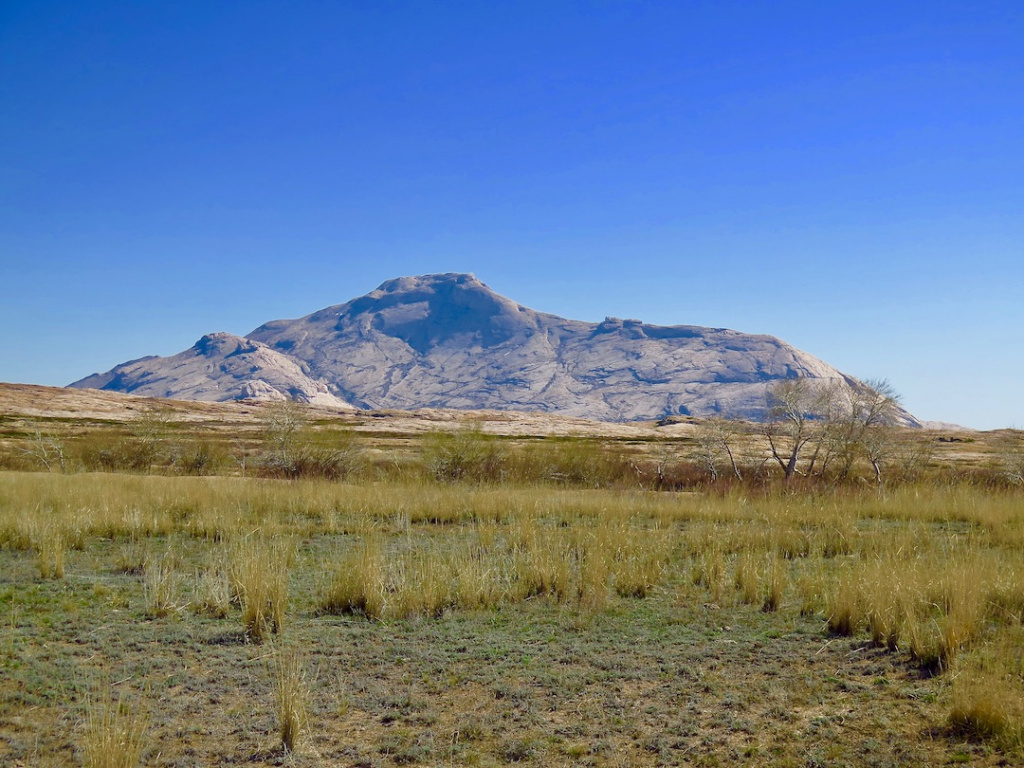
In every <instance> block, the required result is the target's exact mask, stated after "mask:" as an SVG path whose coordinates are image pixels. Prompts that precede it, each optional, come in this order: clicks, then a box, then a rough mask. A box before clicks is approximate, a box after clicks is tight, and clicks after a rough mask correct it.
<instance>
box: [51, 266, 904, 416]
mask: <svg viewBox="0 0 1024 768" xmlns="http://www.w3.org/2000/svg"><path fill="white" fill-rule="evenodd" d="M795 377H811V378H815V379H822V380H825V379H827V380H835V381H839V382H843V383H845V384H846V385H848V386H855V385H856V380H855V379H852V378H851V377H848V376H846V375H845V374H843V373H841V372H839V371H838V370H836V369H835V368H833V367H832V366H830V365H828V364H827V363H824V362H822V361H821V360H819V359H817V358H815V357H812V356H811V355H808V354H807V353H805V352H801V351H800V350H798V349H795V348H793V347H791V346H789V345H788V344H785V343H784V342H782V341H780V340H779V339H776V338H773V337H771V336H762V335H753V334H746V333H740V332H737V331H731V330H725V329H722V328H703V327H699V326H689V325H676V326H658V325H648V324H646V323H642V322H640V321H639V320H621V319H617V318H606V319H605V320H604V321H603V322H600V323H587V322H581V321H578V320H567V319H565V318H561V317H557V316H555V315H550V314H546V313H543V312H538V311H536V310H533V309H529V308H527V307H524V306H522V305H520V304H517V303H516V302H514V301H512V300H511V299H508V298H506V297H504V296H501V295H499V294H497V293H495V292H494V291H492V290H491V289H490V288H488V287H487V286H486V285H484V284H483V283H482V282H480V281H479V280H478V279H477V278H476V277H474V276H473V275H470V274H439V275H424V276H419V277H402V278H398V279H395V280H389V281H387V282H385V283H384V284H382V285H381V286H380V287H379V288H377V289H376V290H374V291H371V292H370V293H369V294H367V295H365V296H361V297H359V298H357V299H353V300H352V301H349V302H347V303H345V304H338V305H336V306H332V307H327V308H326V309H321V310H320V311H318V312H314V313H313V314H311V315H307V316H306V317H303V318H299V319H298V320H275V321H273V322H269V323H266V324H265V325H262V326H260V327H259V328H257V329H256V330H254V331H253V332H252V333H250V334H248V336H247V337H246V338H244V339H241V338H238V337H234V336H230V335H229V334H214V335H212V336H207V337H204V338H203V339H202V340H200V342H199V343H198V344H197V345H196V346H195V347H193V348H192V349H190V350H188V351H186V352H183V353H181V354H179V355H175V356H173V357H168V358H159V357H157V358H143V359H141V360H136V361H133V362H131V363H125V364H123V365H120V366H117V367H116V368H114V369H113V370H112V371H110V372H108V373H106V374H102V375H93V376H90V377H87V378H85V379H82V380H81V381H77V382H75V383H74V384H72V385H71V386H73V387H98V388H103V389H115V390H118V391H123V392H133V393H136V394H151V395H158V396H165V397H181V398H190V399H203V400H230V399H237V398H241V397H284V396H287V397H292V398H294V399H299V400H310V401H314V400H312V398H327V397H333V398H335V399H337V400H338V402H339V403H341V404H343V405H344V404H349V403H350V404H352V405H354V406H357V407H360V408H371V409H381V408H400V409H417V408H428V407H429V408H457V409H484V408H486V409H499V410H525V411H549V412H557V413H560V414H564V415H567V416H580V417H585V418H591V419H599V420H604V421H630V420H639V419H654V418H662V417H665V416H670V415H677V414H679V415H693V416H709V415H715V414H721V415H726V416H730V417H742V418H754V419H756V418H759V417H761V416H763V414H764V409H765V387H766V385H767V384H768V383H769V382H771V381H773V380H777V379H784V378H795ZM908 416H909V415H908Z"/></svg>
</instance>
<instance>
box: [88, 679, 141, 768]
mask: <svg viewBox="0 0 1024 768" xmlns="http://www.w3.org/2000/svg"><path fill="white" fill-rule="evenodd" d="M148 728H149V718H148V715H146V713H145V712H144V711H143V710H142V709H140V708H139V707H138V706H137V705H134V704H133V703H132V702H130V701H128V699H127V698H126V696H125V694H124V691H123V690H122V691H121V693H120V694H118V695H117V697H116V698H115V697H114V695H113V693H112V692H111V690H110V685H109V684H103V685H101V686H97V687H96V688H94V690H93V691H92V692H91V693H90V694H89V697H88V699H87V701H86V721H85V735H84V739H83V742H82V758H83V762H84V764H85V767H86V768H136V766H138V764H139V761H140V760H141V759H142V753H143V751H144V750H145V748H146V731H147V730H148Z"/></svg>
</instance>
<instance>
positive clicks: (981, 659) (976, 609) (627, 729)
mask: <svg viewBox="0 0 1024 768" xmlns="http://www.w3.org/2000/svg"><path fill="white" fill-rule="evenodd" d="M135 429H136V430H137V431H139V430H138V428H137V427H136V428H135ZM715 429H717V427H716V428H715ZM103 430H108V427H103V428H102V429H101V430H100V431H101V432H102V431H103ZM108 431H109V430H108ZM158 432H159V434H161V435H163V437H161V438H160V440H159V441H157V444H158V445H160V446H161V447H160V449H159V450H157V451H155V452H154V453H153V454H152V455H153V456H156V457H157V458H155V459H153V461H152V463H151V464H150V466H149V468H148V470H146V472H148V473H146V474H144V473H143V470H131V471H130V472H128V471H122V472H118V473H96V472H83V471H82V468H83V467H82V465H79V464H74V462H72V463H70V464H69V466H68V470H69V471H68V473H60V472H57V471H51V472H45V471H38V470H44V469H45V467H44V466H43V465H41V464H39V463H38V462H36V465H35V469H36V470H37V471H33V472H25V471H13V470H7V471H5V472H3V473H0V604H2V605H3V607H4V612H3V615H4V630H3V632H2V641H0V665H2V668H3V675H2V678H0V760H3V761H6V762H12V764H14V765H17V764H19V763H23V764H49V765H55V766H59V765H75V764H78V763H79V762H85V763H86V764H88V765H129V764H131V765H134V764H138V763H139V761H140V759H141V757H140V755H141V753H142V751H143V750H148V751H147V754H148V755H149V757H147V758H146V760H147V761H148V762H147V764H153V765H166V766H171V765H178V764H197V763H198V764H226V763H231V762H239V761H243V760H244V761H246V762H249V763H253V764H271V763H277V762H280V760H281V759H282V752H281V750H282V749H283V750H284V751H285V752H287V753H288V755H289V756H288V760H289V761H292V762H294V763H295V764H299V765H303V764H310V765H312V764H319V762H318V761H326V762H328V763H332V764H336V763H340V764H370V765H377V764H379V765H389V764H424V765H434V764H446V765H487V764H494V763H500V762H503V761H510V760H511V761H517V762H522V763H527V764H535V765H542V764H543V765H548V764H570V763H571V764H576V763H587V764H594V765H603V764H639V765H656V764H672V763H686V762H691V763H693V764H697V765H700V764H704V765H708V764H713V763H714V762H715V761H718V762H720V763H721V762H727V763H732V762H746V763H749V764H760V765H785V764H839V763H845V764H849V765H861V764H864V765H868V764H886V763H889V764H895V763H904V764H911V763H915V764H943V763H946V762H949V761H951V760H960V759H961V758H960V757H958V756H960V755H966V756H967V762H970V763H971V764H975V765H997V764H1001V763H1002V764H1012V763H1014V762H1015V761H1019V760H1020V759H1022V757H1024V751H1022V750H1024V737H1022V736H1021V734H1022V733H1024V711H1022V709H1021V701H1024V668H1022V667H1021V661H1020V659H1021V656H1020V647H1021V643H1022V640H1024V638H1022V636H1021V627H1022V620H1024V566H1022V565H1021V552H1022V551H1024V511H1022V510H1024V504H1022V501H1024V497H1022V495H1021V494H1022V491H1021V490H1020V489H1019V488H1018V487H1016V486H1015V485H1014V483H1013V482H1011V480H1010V478H1008V477H1007V476H1006V474H1005V463H1004V453H1005V448H1004V447H1003V446H1004V445H1005V443H1002V442H1001V443H998V444H996V443H993V445H992V446H991V448H990V449H988V450H989V451H990V452H989V453H988V454H987V455H988V456H989V457H990V458H989V459H988V461H989V463H988V464H985V463H983V462H979V463H976V464H974V465H972V466H971V467H968V468H966V469H963V468H962V469H961V470H958V471H957V472H956V473H954V472H952V471H950V470H949V469H948V468H946V467H942V466H932V467H931V468H930V469H929V468H927V467H926V468H925V470H924V471H923V472H922V473H920V474H918V475H917V479H916V480H915V481H913V482H897V477H899V473H897V472H895V471H892V472H886V473H883V474H882V475H881V483H879V482H877V477H876V472H875V470H874V468H873V467H872V466H871V461H870V457H869V456H868V455H867V454H866V453H863V452H860V449H859V448H858V449H857V453H856V456H855V458H854V460H853V461H852V463H851V465H850V467H849V471H848V472H846V473H845V476H844V472H843V470H844V468H845V463H846V457H845V455H843V454H841V453H834V455H833V458H832V459H830V460H829V461H828V462H827V465H828V466H829V467H830V468H831V469H829V470H828V471H827V472H825V474H824V475H823V474H821V467H822V463H823V456H822V454H820V453H819V455H818V458H817V460H816V464H815V466H816V469H815V470H814V473H813V474H814V476H813V477H812V476H810V475H809V474H808V473H806V472H804V475H805V476H801V475H800V473H794V474H793V475H792V476H791V477H790V479H789V481H788V482H781V481H782V480H783V477H784V473H782V472H781V471H780V470H781V467H779V464H778V462H777V461H775V460H774V459H772V457H771V454H770V450H767V449H766V447H765V446H764V445H763V444H762V450H761V453H760V457H761V458H760V464H759V463H758V460H757V459H756V457H757V455H758V452H757V450H758V449H757V445H758V443H757V441H758V440H760V439H761V436H760V435H758V434H757V433H755V432H746V431H743V430H735V431H730V432H729V433H728V434H727V435H726V436H725V437H724V439H725V440H726V441H727V444H728V447H729V449H730V451H733V457H734V460H735V462H736V467H737V468H738V469H739V472H738V473H737V472H734V471H733V463H732V462H733V460H732V459H730V457H729V454H728V453H726V452H725V448H724V447H722V443H721V442H716V441H718V440H719V438H718V437H715V436H714V435H715V432H714V430H712V432H711V434H710V436H709V437H708V438H707V441H706V445H704V446H703V448H701V447H700V446H699V445H698V443H697V442H696V438H693V439H692V440H691V441H690V442H685V441H684V439H683V438H679V442H678V443H677V444H674V445H669V444H667V443H666V442H664V441H660V440H659V441H654V442H651V443H647V444H644V443H642V442H637V441H633V442H628V441H621V442H615V441H612V440H603V441H601V440H597V439H581V438H558V439H536V438H533V439H526V438H521V437H518V438H503V437H499V436H495V435H492V434H488V433H486V432H485V431H484V430H483V429H482V428H479V425H478V428H474V429H469V430H464V431H463V430H456V431H454V432H449V433H446V434H445V435H442V436H437V435H431V436H428V437H425V438H424V437H421V436H417V435H412V436H401V439H399V438H398V437H392V436H389V437H387V438H386V439H385V438H381V439H380V441H379V442H377V443H372V442H371V441H370V440H369V439H367V438H365V437H360V436H358V435H357V434H355V433H353V432H352V431H351V430H350V429H334V428H333V427H332V426H331V425H330V424H320V423H315V422H312V421H310V420H306V421H305V422H304V424H303V425H302V428H301V429H297V430H296V432H295V433H294V434H293V435H292V436H291V437H290V438H289V440H290V444H289V446H288V448H287V454H288V456H289V460H290V461H292V462H295V461H297V460H298V459H297V458H296V457H298V456H300V455H301V453H302V451H303V450H304V448H303V446H306V447H309V446H322V447H326V448H330V447H331V446H334V448H331V450H335V449H336V450H343V452H346V453H348V452H350V451H351V453H350V455H354V456H357V457H358V460H357V461H355V462H354V463H353V464H352V465H350V466H351V469H350V470H349V471H346V472H344V473H343V474H340V475H336V476H335V475H330V474H329V473H320V472H308V473H307V472H298V473H281V474H275V473H265V472H262V471H260V472H258V473H254V472H252V471H251V469H252V468H254V467H257V466H261V463H260V462H261V460H260V458H259V457H260V456H263V455H266V454H267V452H268V451H269V450H270V449H269V448H268V445H269V443H268V442H267V440H266V437H265V435H264V434H263V433H250V434H249V435H248V436H246V435H244V434H243V435H239V436H238V437H237V438H236V439H235V440H236V443H237V447H232V446H229V445H228V444H227V442H226V441H225V439H224V438H223V437H218V436H216V435H211V434H207V435H198V434H197V435H189V434H187V433H186V432H185V431H184V430H182V429H181V428H180V427H179V426H177V425H176V424H175V423H174V422H173V420H171V419H163V420H161V421H160V427H159V430H158ZM25 434H26V437H25V439H28V440H30V441H31V440H32V439H34V437H33V435H34V430H33V431H27V432H26V433H25ZM127 437H130V438H131V439H136V440H138V439H142V437H140V435H136V434H128V435H127ZM1010 437H1011V438H1013V437H1015V435H1011V436H1010ZM94 438H95V435H92V436H90V435H89V434H82V435H72V434H71V432H69V433H68V436H66V437H65V438H64V440H65V442H66V450H67V455H68V456H69V457H74V456H79V455H81V453H79V452H78V448H76V445H77V442H76V441H78V440H86V441H89V440H93V439H94ZM388 440H390V441H391V442H387V441H388ZM190 441H196V442H195V444H196V445H198V444H199V441H206V444H207V445H209V446H212V448H211V450H212V451H214V452H219V455H222V456H224V455H229V454H231V453H236V454H239V455H240V453H242V452H245V453H246V455H248V456H249V457H250V459H251V461H250V462H249V464H248V467H247V469H246V473H245V476H240V475H241V470H242V465H241V463H239V462H235V463H232V464H228V463H217V462H214V463H212V464H210V465H208V466H210V467H212V468H215V469H216V471H218V472H223V473H229V472H230V473H233V474H234V476H218V475H216V474H214V475H208V474H203V473H200V472H185V471H184V469H182V468H181V461H180V456H181V455H182V452H181V451H180V450H178V449H173V446H175V445H178V446H181V445H184V444H191V442H190ZM1012 444H1015V443H1012V440H1011V445H1012ZM667 445H668V448H669V449H668V450H666V446H667ZM694 446H698V448H700V450H698V451H697V452H696V455H695V453H694V450H693V448H694ZM716 446H717V447H716ZM712 449H713V451H714V452H715V455H714V457H713V459H711V460H712V461H713V462H714V463H715V471H714V473H712V472H711V471H710V470H709V469H708V461H709V459H708V456H709V455H710V454H711V453H712ZM972 449H973V450H984V449H986V446H984V445H982V444H980V443H979V444H975V445H974V446H972ZM830 450H833V451H835V450H836V449H834V448H830ZM702 451H703V453H702ZM811 453H813V451H812V452H811ZM10 455H11V456H12V457H14V458H13V459H12V461H15V460H21V459H23V458H24V456H25V455H24V454H23V453H17V452H16V451H13V450H12V452H11V454H10ZM278 455H279V454H278ZM780 455H785V454H783V453H782V452H780ZM810 455H811V454H810V453H808V454H806V455H805V456H804V458H801V459H800V462H799V463H798V466H799V467H805V466H806V465H805V464H804V463H803V462H804V461H808V462H809V461H810ZM982 455H983V456H984V455H985V454H982ZM840 456H842V459H840V458H839V457H840ZM701 457H703V458H701ZM766 459H767V460H769V461H770V463H766V462H765V460H766ZM701 462H704V463H703V465H702V464H701ZM772 465H774V469H772ZM759 466H760V469H759ZM766 468H767V469H766ZM210 471H211V472H213V471H214V469H211V470H210ZM771 471H774V475H771V474H768V473H769V472H771ZM257 475H261V476H257ZM269 475H272V476H269ZM715 475H717V478H716V477H715ZM286 477H287V478H292V479H284V478H286ZM330 477H337V478H338V479H328V478H330ZM683 477H689V478H691V479H690V480H687V481H686V482H685V483H682V484H681V483H680V482H678V479H679V478H683ZM679 488H683V489H684V490H682V491H681V492H680V491H678V490H675V489H679ZM299 648H301V649H302V650H301V652H299V651H298V650H297V649H299ZM69 670H71V671H73V674H69ZM314 671H315V677H316V679H317V684H316V685H315V686H312V685H310V677H309V676H310V675H311V674H314ZM107 675H110V676H111V677H112V678H115V679H117V680H118V681H119V682H118V683H117V684H116V685H115V686H114V688H115V689H116V690H118V691H125V690H127V685H128V683H126V682H124V681H131V685H132V686H137V687H133V688H132V690H145V693H144V694H140V693H136V694H135V695H134V696H133V699H134V700H133V701H132V702H131V703H130V704H129V703H128V699H127V698H126V697H125V696H123V695H122V694H120V693H119V694H117V695H116V696H111V695H110V694H109V693H106V694H104V695H99V694H97V693H96V692H95V691H97V690H99V689H97V688H95V687H94V686H92V685H91V684H89V682H88V681H89V680H93V679H100V678H103V677H104V676H107ZM108 679H110V678H108ZM90 690H93V693H92V694H90V693H89V691H90ZM157 701H159V706H155V702H157ZM151 705H152V706H151ZM82 712H84V713H86V717H85V721H81V720H79V722H81V723H82V724H81V725H80V727H79V729H78V733H79V735H80V738H76V739H75V740H73V742H69V740H68V739H67V736H66V734H67V732H68V723H69V722H71V721H75V720H76V719H77V717H78V716H77V715H76V713H82ZM140 712H151V713H152V714H151V716H150V717H151V720H150V721H149V722H147V721H146V720H145V719H139V718H138V713H140ZM839 724H845V727H842V728H840V727H838V726H839ZM102 734H107V735H106V736H103V735H102ZM116 734H121V735H120V736H117V735H116ZM103 739H107V741H103ZM118 739H119V740H120V741H118ZM115 742H116V743H117V744H120V745H121V746H112V745H114V744H115ZM99 744H103V745H106V746H102V747H98V746H91V745H99ZM76 745H77V746H76ZM2 750H6V752H4V751H2ZM90 750H92V752H90ZM101 753H102V754H104V755H111V756H116V755H122V756H124V757H123V759H124V760H127V761H128V762H117V763H102V762H95V761H96V760H99V759H100V758H99V757H98V755H100V754H101ZM92 754H95V755H97V757H90V756H89V755H92ZM111 759H113V758H111ZM118 759H122V758H118ZM90 761H93V762H90ZM132 761H134V762H132Z"/></svg>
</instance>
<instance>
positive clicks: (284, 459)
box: [261, 400, 308, 468]
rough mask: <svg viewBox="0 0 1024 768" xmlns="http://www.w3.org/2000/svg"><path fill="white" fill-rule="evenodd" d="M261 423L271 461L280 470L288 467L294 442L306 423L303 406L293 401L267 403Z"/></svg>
mask: <svg viewBox="0 0 1024 768" xmlns="http://www.w3.org/2000/svg"><path fill="white" fill-rule="evenodd" d="M261 421H262V426H263V438H264V440H265V441H266V444H267V447H268V449H269V453H270V454H271V456H272V457H273V461H274V462H275V463H277V464H279V465H280V467H282V468H284V467H288V466H290V465H291V462H292V458H293V453H294V448H295V443H296V440H297V439H298V437H299V435H300V434H301V432H302V430H303V429H304V428H305V427H306V425H307V423H308V419H307V417H306V413H305V411H304V410H303V406H302V405H300V404H299V403H297V402H295V401H294V400H281V401H275V402H272V403H268V404H267V405H266V406H265V407H264V409H263V414H262V419H261Z"/></svg>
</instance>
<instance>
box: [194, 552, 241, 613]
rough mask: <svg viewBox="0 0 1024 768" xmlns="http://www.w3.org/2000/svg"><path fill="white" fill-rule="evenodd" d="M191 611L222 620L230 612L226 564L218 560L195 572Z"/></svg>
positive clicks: (228, 579)
mask: <svg viewBox="0 0 1024 768" xmlns="http://www.w3.org/2000/svg"><path fill="white" fill-rule="evenodd" d="M192 610H193V611H195V612H196V613H199V614H205V615H207V616H212V617H214V618H218V619H222V618H224V617H225V616H227V615H228V612H229V611H230V610H231V576H230V570H229V568H228V565H227V563H226V562H225V561H224V560H222V559H219V558H216V559H213V560H211V562H209V563H207V565H206V567H204V568H203V569H201V570H198V571H196V574H195V583H194V586H193V597H192Z"/></svg>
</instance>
